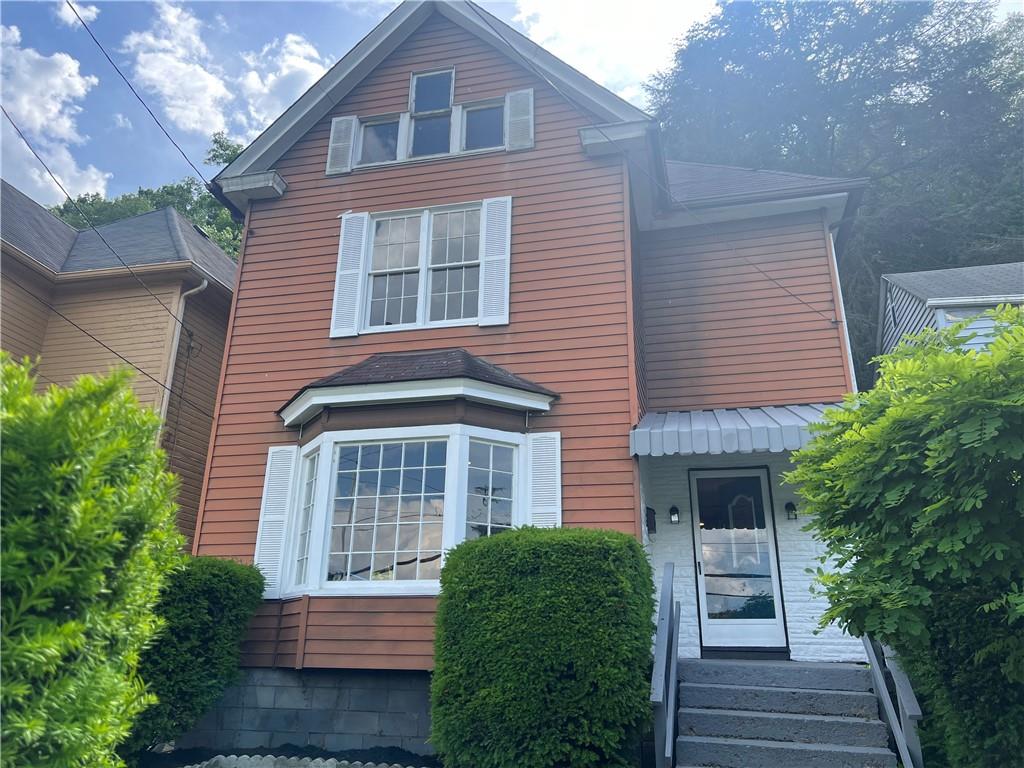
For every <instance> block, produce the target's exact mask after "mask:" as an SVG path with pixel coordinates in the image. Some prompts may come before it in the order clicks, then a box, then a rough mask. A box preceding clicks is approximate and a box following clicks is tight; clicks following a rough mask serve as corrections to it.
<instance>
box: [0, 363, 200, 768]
mask: <svg viewBox="0 0 1024 768" xmlns="http://www.w3.org/2000/svg"><path fill="white" fill-rule="evenodd" d="M0 367H2V374H3V382H2V405H0V408H2V411H0V412H2V427H0V451H2V460H3V473H2V481H0V488H2V493H0V500H2V504H3V520H2V531H0V541H2V544H0V550H2V560H3V565H2V578H3V595H2V598H0V614H2V616H0V619H2V648H3V653H2V663H0V669H2V685H0V692H2V693H0V705H2V711H3V714H2V723H3V725H2V738H3V754H2V758H0V765H3V766H5V767H6V766H11V767H12V768H13V766H27V765H31V766H34V767H35V768H40V767H42V766H53V768H67V767H68V766H88V767H89V768H95V767H96V766H117V765H121V761H120V760H119V759H118V757H117V755H116V754H115V752H114V749H115V746H116V745H117V743H118V742H120V741H121V740H122V739H124V738H125V737H126V736H127V735H128V732H129V729H130V728H131V724H132V720H133V719H134V718H135V716H136V715H137V714H138V713H139V712H140V711H141V710H142V709H143V707H145V705H146V704H147V703H148V701H149V697H148V696H147V694H146V692H145V690H144V688H143V685H142V683H141V682H140V681H139V679H138V677H137V676H136V665H137V663H138V659H139V653H140V652H141V651H142V649H143V647H144V646H145V644H146V643H147V642H148V641H149V640H150V638H152V636H153V635H154V633H155V632H156V631H157V629H158V626H159V621H158V619H157V617H156V614H155V613H154V612H153V606H154V605H155V604H156V601H157V597H158V596H159V592H160V587H161V585H162V584H163V580H164V575H165V574H166V573H167V572H169V571H170V570H171V569H173V568H174V567H175V566H176V565H177V564H178V563H179V562H180V557H181V555H180V549H181V545H182V543H183V540H182V538H181V536H180V535H179V534H178V533H177V530H176V528H175V524H174V517H175V512H176V505H175V503H174V494H175V481H174V477H173V476H172V475H170V474H169V473H168V472H166V471H165V458H164V454H163V451H161V450H159V449H158V448H157V447H156V437H157V432H158V430H159V425H160V420H159V418H158V417H157V415H156V414H155V413H153V412H152V411H151V410H149V409H143V408H140V407H139V405H138V403H137V402H136V400H135V397H134V395H133V394H132V392H131V390H130V389H129V388H128V386H127V380H128V376H127V374H125V373H124V372H116V373H114V374H112V375H111V376H110V377H109V378H106V379H97V378H93V377H91V376H83V377H82V378H80V379H78V381H76V382H75V383H74V384H73V385H72V386H70V387H66V388H60V387H55V386H54V387H50V388H49V389H48V390H46V391H45V392H43V393H42V394H36V392H35V388H36V382H35V380H34V378H33V377H32V375H31V371H30V365H29V364H28V363H25V364H21V365H19V364H15V363H12V362H11V361H10V359H9V358H8V357H7V356H6V355H4V356H3V358H2V361H0Z"/></svg>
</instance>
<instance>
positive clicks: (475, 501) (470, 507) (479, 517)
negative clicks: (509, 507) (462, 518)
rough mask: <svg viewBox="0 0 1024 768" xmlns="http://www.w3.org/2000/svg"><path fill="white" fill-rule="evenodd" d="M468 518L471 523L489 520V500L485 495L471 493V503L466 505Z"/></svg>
mask: <svg viewBox="0 0 1024 768" xmlns="http://www.w3.org/2000/svg"><path fill="white" fill-rule="evenodd" d="M466 520H467V521H468V522H470V523H486V522H487V502H486V500H485V499H484V497H483V496H477V495H476V494H475V493H471V494H469V503H468V504H467V505H466Z"/></svg>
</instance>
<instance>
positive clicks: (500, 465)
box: [494, 445, 512, 472]
mask: <svg viewBox="0 0 1024 768" xmlns="http://www.w3.org/2000/svg"><path fill="white" fill-rule="evenodd" d="M494 468H495V469H497V470H501V471H502V472H511V471H512V449H511V448H506V447H505V446H503V445H496V446H494Z"/></svg>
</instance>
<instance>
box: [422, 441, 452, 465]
mask: <svg viewBox="0 0 1024 768" xmlns="http://www.w3.org/2000/svg"><path fill="white" fill-rule="evenodd" d="M447 453H448V443H446V442H445V441H443V440H439V441H437V442H433V443H427V466H428V467H443V466H444V465H445V462H446V460H447V458H448V456H447Z"/></svg>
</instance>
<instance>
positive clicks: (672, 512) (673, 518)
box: [668, 506, 679, 525]
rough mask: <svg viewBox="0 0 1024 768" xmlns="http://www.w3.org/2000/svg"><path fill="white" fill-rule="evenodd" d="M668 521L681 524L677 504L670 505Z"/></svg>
mask: <svg viewBox="0 0 1024 768" xmlns="http://www.w3.org/2000/svg"><path fill="white" fill-rule="evenodd" d="M668 521H669V522H670V523H672V525H678V524H679V507H676V506H672V507H669V509H668Z"/></svg>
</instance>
